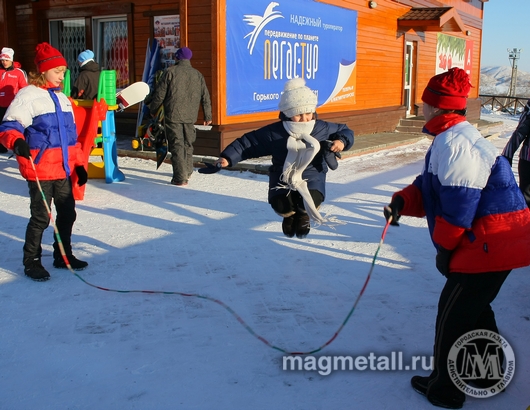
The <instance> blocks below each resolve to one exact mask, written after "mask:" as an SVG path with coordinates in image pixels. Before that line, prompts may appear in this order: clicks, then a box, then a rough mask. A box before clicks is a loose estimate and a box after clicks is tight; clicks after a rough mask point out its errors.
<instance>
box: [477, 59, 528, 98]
mask: <svg viewBox="0 0 530 410" xmlns="http://www.w3.org/2000/svg"><path fill="white" fill-rule="evenodd" d="M511 78H512V68H511V67H505V66H486V67H482V69H481V70H480V94H490V95H506V94H507V93H508V90H509V88H510V81H511ZM516 85H517V87H516V90H515V94H516V96H521V97H526V96H528V97H530V74H529V73H525V72H524V71H521V70H517V84H516Z"/></svg>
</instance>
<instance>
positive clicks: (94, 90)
mask: <svg viewBox="0 0 530 410" xmlns="http://www.w3.org/2000/svg"><path fill="white" fill-rule="evenodd" d="M77 63H78V64H79V76H78V77H77V79H76V80H75V83H74V85H73V87H72V91H71V93H70V95H71V97H72V98H75V99H78V100H94V99H95V98H97V96H98V88H99V75H100V74H101V69H100V68H99V64H98V63H96V62H95V61H94V52H93V51H92V50H85V51H83V52H82V53H79V56H78V57H77Z"/></svg>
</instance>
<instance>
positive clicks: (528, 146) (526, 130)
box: [502, 100, 530, 206]
mask: <svg viewBox="0 0 530 410" xmlns="http://www.w3.org/2000/svg"><path fill="white" fill-rule="evenodd" d="M529 136H530V100H528V101H527V102H526V105H525V107H524V110H523V113H522V114H521V117H520V118H519V123H518V124H517V128H515V131H514V132H513V134H512V136H511V137H510V140H509V141H508V143H507V144H506V146H505V147H504V150H503V151H502V155H504V156H505V157H506V158H508V161H510V164H511V163H512V161H513V156H514V155H515V152H516V151H517V149H518V148H519V146H520V145H521V144H523V146H522V147H521V151H520V152H519V164H518V166H517V170H518V172H519V188H521V191H522V192H523V195H524V198H525V200H526V204H527V205H528V206H530V140H529V138H528V137H529Z"/></svg>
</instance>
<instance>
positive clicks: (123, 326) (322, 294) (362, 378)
mask: <svg viewBox="0 0 530 410" xmlns="http://www.w3.org/2000/svg"><path fill="white" fill-rule="evenodd" d="M489 115H490V114H486V115H483V118H484V119H488V118H490V117H489ZM491 116H492V117H491V118H495V119H496V120H497V119H499V118H501V119H503V120H504V121H506V122H505V123H503V125H502V126H499V127H497V128H496V129H493V130H492V131H493V132H498V133H499V138H497V139H494V140H493V141H492V142H493V143H494V144H495V146H497V147H498V148H499V149H501V148H502V147H504V145H505V144H506V142H507V138H508V137H509V135H510V134H511V132H512V131H513V129H514V127H515V124H516V120H517V119H516V118H514V117H503V116H493V115H491ZM428 146H429V140H427V139H424V140H422V141H420V142H418V143H416V144H412V145H407V146H403V147H399V148H394V149H391V150H384V151H380V152H377V153H370V154H365V155H361V156H356V157H351V158H345V159H343V160H341V161H340V164H339V168H338V170H336V171H333V172H330V173H329V174H328V184H327V198H326V202H325V203H324V204H323V205H322V207H321V211H322V213H323V214H326V215H328V216H333V217H335V218H336V219H338V220H339V221H341V222H342V224H339V225H336V226H335V227H333V228H332V227H329V226H321V227H318V228H314V227H313V228H312V229H311V232H310V234H309V236H308V237H307V238H306V239H303V240H301V239H297V238H291V239H289V238H286V237H285V236H284V235H283V234H282V233H281V220H280V218H279V217H278V216H277V215H276V214H275V213H274V212H273V211H272V210H271V208H270V206H269V205H268V204H267V200H266V195H267V187H268V184H267V176H266V175H258V174H254V173H251V172H237V171H236V172H234V171H228V170H222V171H221V172H219V173H217V174H213V175H204V174H198V173H197V172H195V173H194V174H193V176H192V178H191V180H190V184H189V186H188V187H185V188H182V187H175V186H173V185H170V184H169V183H168V182H169V180H170V175H171V165H170V164H166V163H164V164H162V166H161V168H160V169H159V170H156V169H155V168H156V166H155V162H154V161H148V160H143V159H137V158H136V159H135V158H122V157H120V158H119V167H120V169H121V170H122V172H123V173H124V174H125V177H126V178H125V180H124V181H123V182H117V183H112V184H106V183H105V182H104V181H103V180H95V179H90V180H89V182H88V184H87V188H86V192H85V197H84V199H83V200H82V201H78V202H77V205H76V209H77V221H76V223H75V225H74V230H73V240H72V242H73V249H74V254H75V255H76V256H77V257H78V258H80V259H83V260H86V261H88V262H89V266H88V268H87V269H86V270H84V271H81V272H78V273H77V276H76V275H74V274H73V273H71V272H69V271H65V270H57V269H54V268H53V267H52V233H53V230H52V228H51V227H49V228H48V229H47V231H46V232H45V236H44V240H43V257H42V261H43V265H44V266H45V267H46V268H47V269H48V270H49V271H50V274H51V279H50V280H49V281H47V282H42V283H39V282H33V281H31V280H30V279H28V278H26V277H25V276H24V275H23V271H22V264H21V260H22V246H23V238H24V232H25V228H26V225H27V222H28V215H29V199H28V194H27V185H26V183H25V181H24V180H23V179H22V178H21V177H20V175H19V172H18V169H17V166H16V161H15V160H14V159H13V158H12V159H8V156H7V155H0V190H1V191H2V193H1V194H0V249H2V255H3V256H2V259H1V260H0V307H1V308H0V409H2V410H4V409H5V410H27V409H39V410H57V409H61V410H62V409H65V410H66V409H71V410H74V409H75V410H84V409H87V410H93V409H98V410H107V409H108V410H111V409H112V410H115V409H128V410H129V409H139V410H151V409H152V410H166V409H167V410H173V409H179V410H182V409H183V410H188V409H190V410H191V409H199V410H211V409H216V410H225V409H226V410H239V409H254V410H261V409H263V410H270V409H279V410H284V409H285V410H298V409H300V410H302V409H303V410H308V409H311V410H313V409H314V410H319V409H326V410H327V409H337V410H342V409H349V410H352V409H353V410H356V409H392V410H405V409H407V410H408V409H419V410H423V409H425V410H431V409H433V408H434V407H433V406H432V405H431V404H430V403H428V402H427V400H426V399H425V397H423V396H420V395H419V394H417V393H416V392H414V391H413V390H412V388H411V386H410V378H411V377H412V376H413V375H416V374H420V375H427V374H428V373H429V371H428V370H423V369H420V370H416V371H411V370H409V371H406V370H401V371H374V370H364V371H362V370H354V371H337V372H333V373H331V374H329V375H324V374H319V373H318V372H317V371H310V370H305V371H285V370H282V363H283V354H282V352H281V351H279V350H277V349H273V348H271V347H270V346H269V345H268V344H272V345H274V346H277V347H279V348H281V349H283V350H286V351H305V352H307V351H311V350H314V349H317V348H319V347H321V346H323V345H325V343H326V342H327V341H329V340H330V339H331V338H332V336H333V335H334V334H335V332H336V331H337V330H338V329H339V328H340V326H341V324H342V323H344V321H345V320H346V318H347V315H348V313H349V312H350V311H351V309H352V307H353V306H355V303H356V301H357V300H358V304H357V305H356V308H355V310H354V311H353V314H352V315H351V317H350V319H349V321H347V322H346V324H345V326H344V328H343V329H342V331H341V332H340V333H339V335H338V336H337V337H336V339H335V340H334V341H333V342H332V343H330V344H329V345H328V346H326V347H324V348H323V349H322V350H321V351H320V352H318V354H317V356H318V357H319V358H321V357H323V356H326V355H346V356H352V357H359V356H364V357H365V358H366V357H368V356H369V355H370V354H371V353H373V354H375V355H378V356H379V357H390V356H391V355H392V352H395V354H396V355H398V354H400V353H401V354H402V355H403V358H404V361H405V364H406V363H411V362H410V358H411V356H412V355H420V356H424V357H428V356H429V355H430V354H431V353H432V352H431V349H432V345H433V338H434V322H435V316H436V306H437V301H438V297H439V293H440V291H441V289H442V287H443V285H444V278H443V277H442V275H440V273H438V272H437V270H436V268H435V264H434V261H435V250H434V247H433V246H432V243H431V241H430V239H429V236H428V232H427V228H426V224H425V220H424V219H418V218H407V217H403V218H401V220H400V225H401V226H399V227H390V229H389V230H388V231H387V234H386V236H385V237H384V242H383V244H382V246H381V248H380V251H379V253H378V254H377V259H376V263H375V265H374V266H373V272H372V275H371V277H370V278H369V282H368V285H367V287H366V290H365V291H364V293H361V289H362V288H363V284H365V283H366V280H367V278H368V274H369V272H370V268H371V266H372V261H373V260H374V255H375V254H376V251H377V249H378V245H379V243H380V239H381V237H382V234H383V228H384V225H385V221H384V217H383V213H382V209H383V206H384V205H386V204H387V203H388V202H389V200H390V197H391V195H392V194H393V193H394V192H395V191H397V190H399V189H401V188H403V187H404V186H405V185H408V184H409V183H411V182H412V181H413V179H414V177H415V176H416V175H417V174H418V173H419V172H421V168H422V159H423V157H424V155H425V152H426V150H427V148H428ZM514 169H515V170H516V169H517V161H514ZM105 289H110V290H105ZM528 289H530V267H526V268H521V269H516V270H514V271H513V272H512V273H511V274H510V276H509V277H508V279H507V281H506V282H505V284H504V286H503V288H502V289H501V291H500V293H499V295H498V297H497V299H496V300H495V302H494V303H493V309H494V311H495V313H496V318H497V321H498V325H499V329H500V332H501V334H502V335H503V337H505V338H506V340H507V341H508V342H509V343H510V345H511V346H512V348H513V350H514V352H515V357H516V369H515V376H514V378H513V380H512V381H511V383H510V384H509V386H508V388H507V390H506V392H505V393H502V394H498V395H496V396H494V397H492V398H488V399H476V398H468V399H467V401H466V403H465V407H464V408H465V409H466V410H473V409H476V410H494V409H495V410H497V409H525V408H527V407H528V406H529V405H530V392H529V389H528V386H529V385H530V355H528V340H529V339H530V326H528V323H529V322H528V321H529V320H530V319H529V318H530V305H529V303H528ZM133 290H137V291H139V292H131V291H133ZM143 291H157V292H165V294H161V293H145V292H143ZM183 293H185V294H188V295H191V296H184V295H182V294H183ZM194 295H199V296H194ZM359 297H360V299H358V298H359ZM229 309H230V310H231V311H230V310H229ZM231 312H233V313H231ZM236 316H238V317H239V318H240V320H241V321H242V322H244V324H245V325H244V326H243V325H242V324H241V323H240V322H239V321H238V319H237V318H236ZM249 329H251V330H252V332H254V333H255V334H257V335H259V336H260V337H262V338H263V339H264V340H266V341H267V342H268V344H266V343H264V342H262V341H261V340H259V339H258V338H257V337H255V336H254V335H253V334H251V332H250V331H249ZM319 360H320V359H319ZM427 363H428V361H427Z"/></svg>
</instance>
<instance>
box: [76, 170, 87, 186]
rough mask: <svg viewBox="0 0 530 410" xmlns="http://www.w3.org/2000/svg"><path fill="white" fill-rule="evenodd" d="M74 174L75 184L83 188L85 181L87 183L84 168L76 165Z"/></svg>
mask: <svg viewBox="0 0 530 410" xmlns="http://www.w3.org/2000/svg"><path fill="white" fill-rule="evenodd" d="M75 173H76V174H77V184H78V185H79V186H83V185H85V184H86V181H88V174H87V172H86V170H85V167H84V166H82V165H78V166H77V167H75Z"/></svg>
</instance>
